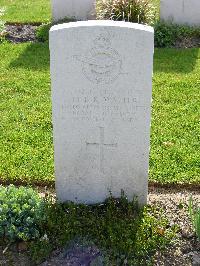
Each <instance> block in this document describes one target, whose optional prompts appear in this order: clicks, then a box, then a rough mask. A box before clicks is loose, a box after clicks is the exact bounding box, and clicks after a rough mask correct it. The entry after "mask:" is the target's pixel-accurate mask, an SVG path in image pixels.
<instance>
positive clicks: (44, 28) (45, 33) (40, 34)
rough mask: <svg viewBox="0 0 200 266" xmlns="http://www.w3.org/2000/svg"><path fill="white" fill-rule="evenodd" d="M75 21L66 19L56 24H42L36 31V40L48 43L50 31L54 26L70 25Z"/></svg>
mask: <svg viewBox="0 0 200 266" xmlns="http://www.w3.org/2000/svg"><path fill="white" fill-rule="evenodd" d="M73 21H75V20H74V19H73V18H67V17H66V18H64V19H62V20H59V21H57V22H56V23H46V24H42V25H40V26H39V27H37V29H36V38H37V40H38V41H39V42H46V41H48V40H49V30H50V28H51V27H52V26H53V25H56V24H62V23H68V22H73Z"/></svg>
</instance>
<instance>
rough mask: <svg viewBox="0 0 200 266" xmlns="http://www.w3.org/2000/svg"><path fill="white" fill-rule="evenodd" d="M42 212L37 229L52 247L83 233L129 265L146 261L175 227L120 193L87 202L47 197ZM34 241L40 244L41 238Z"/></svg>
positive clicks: (167, 241) (164, 241) (111, 258)
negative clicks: (43, 216)
mask: <svg viewBox="0 0 200 266" xmlns="http://www.w3.org/2000/svg"><path fill="white" fill-rule="evenodd" d="M45 213H46V216H47V219H46V222H45V223H44V224H43V226H42V227H41V230H42V231H43V232H46V234H47V236H48V239H49V243H51V244H53V246H52V248H53V247H54V248H55V247H60V246H63V245H65V244H66V243H69V241H71V240H72V239H74V238H76V237H78V238H79V237H81V238H85V237H86V238H88V239H92V241H93V242H94V243H95V244H96V245H97V246H98V247H99V248H101V249H102V250H104V251H106V252H107V255H108V257H109V258H110V260H111V261H114V262H115V263H116V262H117V265H121V264H122V263H123V261H124V260H128V262H129V263H130V265H143V264H140V263H141V262H143V263H144V262H146V260H147V259H148V258H147V257H148V256H150V255H151V254H152V253H153V252H155V251H156V250H157V249H161V248H164V247H165V246H166V245H167V244H168V243H170V241H171V239H172V238H173V237H174V236H175V231H176V230H175V228H171V227H170V226H169V223H168V221H167V219H165V217H164V215H163V213H162V212H161V211H160V210H157V209H156V208H151V207H144V208H142V209H138V206H137V204H136V201H134V200H133V201H132V202H128V200H127V199H126V197H125V196H124V195H122V197H121V198H119V199H114V198H112V197H110V198H109V199H107V200H106V201H105V202H104V203H103V204H96V205H90V206H87V205H82V204H79V205H77V204H74V203H71V202H68V203H65V204H58V203H55V200H54V199H50V200H49V204H48V205H46V211H45ZM36 245H37V243H36V244H35V246H34V250H37V247H36ZM38 245H39V247H40V246H41V242H39V243H38ZM33 253H34V254H35V252H33ZM133 262H134V263H136V264H133ZM110 265H111V264H110ZM114 265H115V264H114Z"/></svg>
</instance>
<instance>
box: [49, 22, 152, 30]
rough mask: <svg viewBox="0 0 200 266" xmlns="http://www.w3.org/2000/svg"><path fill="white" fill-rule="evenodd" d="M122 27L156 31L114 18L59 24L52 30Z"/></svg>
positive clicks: (149, 27)
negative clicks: (114, 19)
mask: <svg viewBox="0 0 200 266" xmlns="http://www.w3.org/2000/svg"><path fill="white" fill-rule="evenodd" d="M96 26H97V27H98V26H101V27H102V26H103V27H120V28H131V29H135V30H140V31H147V32H152V33H153V32H154V29H153V27H151V26H147V25H142V24H138V23H131V22H125V21H113V20H88V21H78V22H70V23H63V24H58V25H55V26H53V27H51V29H50V31H51V32H52V31H57V30H63V29H68V28H77V27H96Z"/></svg>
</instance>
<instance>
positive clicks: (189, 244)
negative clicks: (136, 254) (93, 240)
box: [0, 186, 200, 266]
mask: <svg viewBox="0 0 200 266" xmlns="http://www.w3.org/2000/svg"><path fill="white" fill-rule="evenodd" d="M191 195H192V197H193V200H194V203H198V204H200V190H195V189H193V190H189V189H177V188H169V189H166V188H156V187H153V186H151V187H150V188H149V195H148V203H149V204H150V205H154V204H155V205H156V206H160V207H162V208H163V210H164V212H165V214H166V216H167V217H168V218H169V220H170V222H171V224H177V225H179V226H180V232H179V233H178V238H177V239H176V240H175V242H174V243H172V245H171V246H170V247H168V248H167V249H166V250H165V251H164V252H159V251H158V252H157V253H156V255H155V256H154V258H155V262H154V265H155V266H180V265H182V266H191V265H194V266H200V242H199V241H197V239H196V237H195V235H194V233H193V230H192V226H191V223H190V218H189V215H188V202H189V198H190V196H191ZM4 248H5V247H4ZM2 250H3V247H0V265H16V266H28V265H31V263H30V261H29V259H28V257H27V255H26V252H25V251H24V252H19V248H17V247H12V248H10V250H8V251H7V252H6V253H5V255H2ZM81 256H82V254H81ZM32 265H33V264H32ZM50 265H51V266H55V265H71V266H72V265H74V264H70V263H69V261H67V259H66V257H65V258H64V257H63V256H62V254H61V253H60V251H55V252H53V254H52V256H51V257H50V258H49V259H48V260H46V261H45V262H44V263H43V264H41V266H50ZM88 265H92V264H88ZM95 265H98V263H97V264H95ZM99 265H101V263H100V264H99Z"/></svg>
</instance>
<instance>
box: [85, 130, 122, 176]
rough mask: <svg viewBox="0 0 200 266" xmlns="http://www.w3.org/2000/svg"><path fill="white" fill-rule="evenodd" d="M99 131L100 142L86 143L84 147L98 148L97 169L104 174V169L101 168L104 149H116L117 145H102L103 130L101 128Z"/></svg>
mask: <svg viewBox="0 0 200 266" xmlns="http://www.w3.org/2000/svg"><path fill="white" fill-rule="evenodd" d="M99 130H100V141H99V143H98V142H93V143H90V142H86V145H87V146H89V145H95V146H98V147H99V154H100V161H99V168H100V171H101V172H102V173H104V167H103V164H104V148H105V147H114V148H116V147H117V143H113V144H112V143H111V144H109V143H104V142H105V141H104V128H103V127H99Z"/></svg>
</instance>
